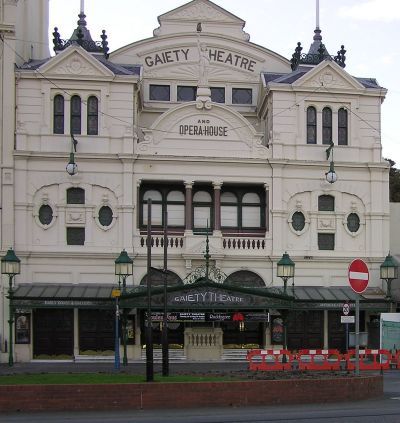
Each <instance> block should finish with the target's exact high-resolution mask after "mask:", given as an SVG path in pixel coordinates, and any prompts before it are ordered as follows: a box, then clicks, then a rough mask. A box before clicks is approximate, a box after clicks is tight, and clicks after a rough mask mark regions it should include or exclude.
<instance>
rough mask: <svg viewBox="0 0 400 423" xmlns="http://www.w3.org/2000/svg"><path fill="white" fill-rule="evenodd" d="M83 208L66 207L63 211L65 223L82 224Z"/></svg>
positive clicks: (83, 218)
mask: <svg viewBox="0 0 400 423" xmlns="http://www.w3.org/2000/svg"><path fill="white" fill-rule="evenodd" d="M85 221H86V219H85V209H83V208H79V209H78V208H74V209H71V208H68V209H67V210H66V211H65V223H67V224H83V223H85Z"/></svg>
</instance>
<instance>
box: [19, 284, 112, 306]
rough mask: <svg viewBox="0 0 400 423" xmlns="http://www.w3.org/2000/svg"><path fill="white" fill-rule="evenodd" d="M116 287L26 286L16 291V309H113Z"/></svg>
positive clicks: (94, 285) (21, 286)
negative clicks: (112, 294) (113, 291)
mask: <svg viewBox="0 0 400 423" xmlns="http://www.w3.org/2000/svg"><path fill="white" fill-rule="evenodd" d="M113 288H115V285H114V286H113V285H96V284H90V285H88V284H86V285H83V284H82V285H72V284H62V285H61V284H55V283H54V284H26V285H18V286H17V288H16V289H15V290H14V293H13V298H12V306H13V307H14V308H22V309H24V308H49V307H50V308H73V307H77V308H96V309H99V308H113V307H115V301H114V300H113V298H111V290H112V289H113Z"/></svg>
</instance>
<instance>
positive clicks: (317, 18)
mask: <svg viewBox="0 0 400 423" xmlns="http://www.w3.org/2000/svg"><path fill="white" fill-rule="evenodd" d="M316 20H317V22H316V25H315V28H316V29H319V0H316Z"/></svg>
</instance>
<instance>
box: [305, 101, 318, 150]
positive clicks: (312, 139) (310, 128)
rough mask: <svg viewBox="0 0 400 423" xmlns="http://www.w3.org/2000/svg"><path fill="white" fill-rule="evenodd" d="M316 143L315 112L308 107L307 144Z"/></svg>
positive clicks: (313, 108)
mask: <svg viewBox="0 0 400 423" xmlns="http://www.w3.org/2000/svg"><path fill="white" fill-rule="evenodd" d="M316 143H317V110H316V109H315V107H313V106H310V107H308V108H307V144H316Z"/></svg>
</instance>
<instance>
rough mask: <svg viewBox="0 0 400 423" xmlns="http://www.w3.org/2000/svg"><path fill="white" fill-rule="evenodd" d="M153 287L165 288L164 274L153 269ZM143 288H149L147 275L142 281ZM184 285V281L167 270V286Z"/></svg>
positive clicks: (151, 271) (151, 273) (151, 272)
mask: <svg viewBox="0 0 400 423" xmlns="http://www.w3.org/2000/svg"><path fill="white" fill-rule="evenodd" d="M150 275H151V286H164V273H163V272H158V271H157V270H154V269H151V270H150ZM140 285H141V286H143V285H144V286H147V274H146V275H144V276H143V278H142V280H141V281H140ZM179 285H183V282H182V279H181V278H180V277H179V276H178V275H177V274H176V273H174V272H172V271H171V270H167V286H179Z"/></svg>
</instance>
